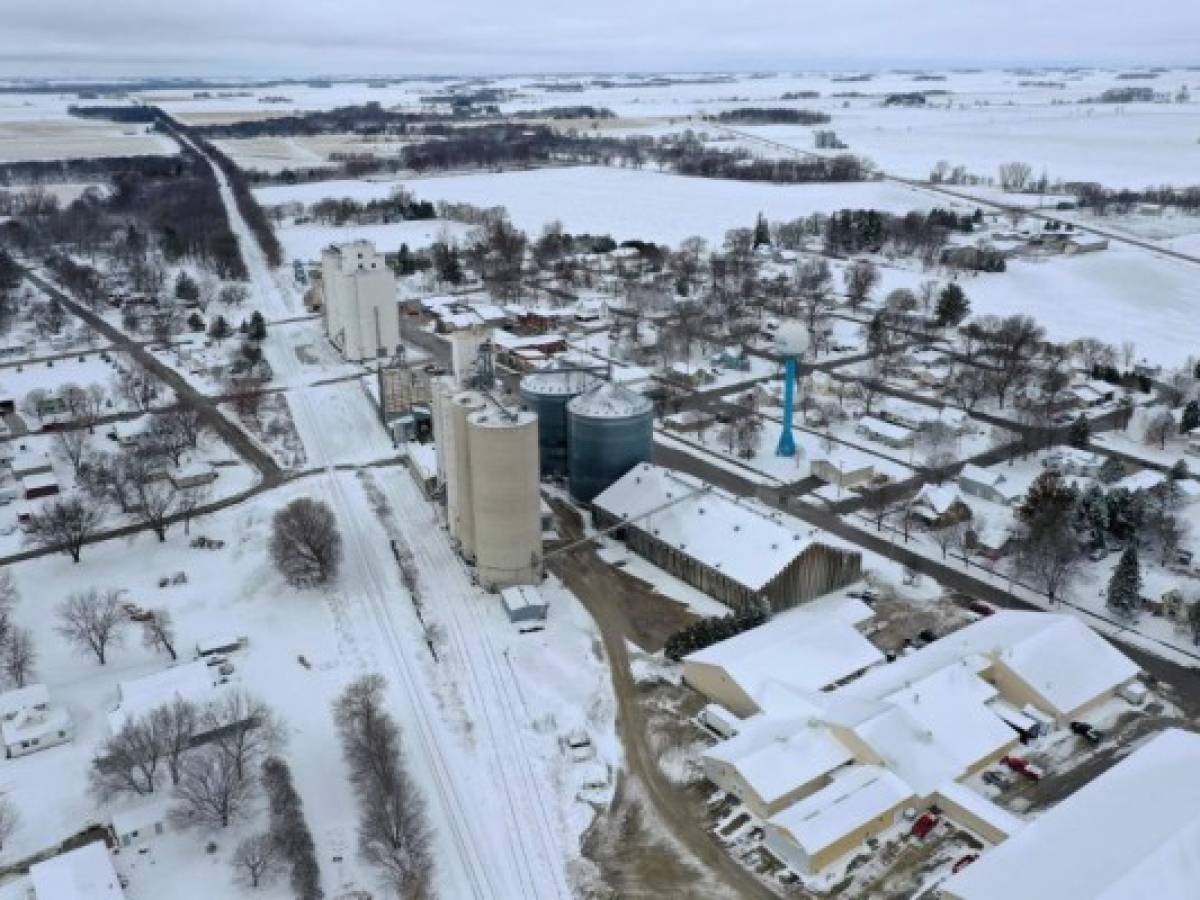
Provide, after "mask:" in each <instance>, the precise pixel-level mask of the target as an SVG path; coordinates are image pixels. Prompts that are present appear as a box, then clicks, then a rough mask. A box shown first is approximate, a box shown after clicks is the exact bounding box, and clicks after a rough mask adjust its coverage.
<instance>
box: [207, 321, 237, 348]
mask: <svg viewBox="0 0 1200 900" xmlns="http://www.w3.org/2000/svg"><path fill="white" fill-rule="evenodd" d="M231 334H233V328H232V327H230V325H229V323H228V322H226V321H225V317H224V316H217V317H216V318H215V319H213V320H212V324H211V325H209V326H208V336H209V337H210V338H212V339H213V340H214V341H216V342H217V343H218V344H219V343H221V342H222V341H223V340H225V338H227V337H229V336H230V335H231Z"/></svg>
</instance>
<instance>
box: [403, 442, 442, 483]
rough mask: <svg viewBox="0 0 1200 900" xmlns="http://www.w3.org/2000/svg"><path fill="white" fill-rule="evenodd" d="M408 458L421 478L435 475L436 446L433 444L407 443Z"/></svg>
mask: <svg viewBox="0 0 1200 900" xmlns="http://www.w3.org/2000/svg"><path fill="white" fill-rule="evenodd" d="M408 458H409V460H410V461H411V462H412V464H413V466H414V467H416V470H417V472H418V474H420V476H421V477H422V478H433V477H435V476H436V475H437V447H435V446H434V445H433V444H416V443H412V444H409V445H408Z"/></svg>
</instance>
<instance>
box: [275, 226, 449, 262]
mask: <svg viewBox="0 0 1200 900" xmlns="http://www.w3.org/2000/svg"><path fill="white" fill-rule="evenodd" d="M468 230H469V229H468V228H467V226H465V225H460V224H459V223H457V222H445V221H441V220H439V219H426V220H422V221H417V222H389V223H386V224H384V223H380V224H377V225H344V226H341V227H337V226H334V225H285V226H283V227H281V228H279V229H277V230H276V233H277V235H278V236H279V241H280V243H282V244H283V255H284V257H285V258H286V259H289V260H292V259H301V260H318V259H320V258H321V251H322V250H323V249H324V248H326V247H328V246H329V245H330V244H333V243H344V242H346V241H358V240H368V241H371V243H373V244H374V245H375V247H376V248H377V249H378V250H379V251H380V252H381V253H394V252H395V251H397V250H399V249H400V245H401V244H408V246H409V248H410V249H412V250H418V249H421V248H424V247H428V246H429V245H430V244H432V243H434V241H437V240H441V239H442V237H443V236H444V235H445V236H449V237H450V238H451V239H455V238H459V237H461V236H462V235H464V234H466V232H467V231H468Z"/></svg>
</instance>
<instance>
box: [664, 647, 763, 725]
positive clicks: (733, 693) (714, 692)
mask: <svg viewBox="0 0 1200 900" xmlns="http://www.w3.org/2000/svg"><path fill="white" fill-rule="evenodd" d="M683 680H684V681H685V682H686V683H687V684H688V685H690V686H691V687H693V688H695V689H696V690H698V691H699V692H700V693H702V694H703V695H704V696H705V697H707V698H708V699H709V700H711V701H712V702H713V703H718V704H720V705H721V706H723V707H725V708H726V709H727V710H729V711H730V712H731V713H733V714H734V715H735V716H737V717H738V718H739V719H745V718H747V717H749V716H752V715H754V714H755V713H758V712H762V710H760V709H759V708H758V704H757V703H755V702H754V701H753V700H752V699H751V698H750V696H749V695H748V694H747V693H746V692H745V691H743V690H742V689H741V688H740V687H738V686H737V683H736V682H734V680H733V679H732V678H730V677H729V674H728V673H727V672H726V671H725V670H724V669H722V668H721V667H719V666H713V665H709V664H708V663H699V662H689V661H688V660H684V663H683Z"/></svg>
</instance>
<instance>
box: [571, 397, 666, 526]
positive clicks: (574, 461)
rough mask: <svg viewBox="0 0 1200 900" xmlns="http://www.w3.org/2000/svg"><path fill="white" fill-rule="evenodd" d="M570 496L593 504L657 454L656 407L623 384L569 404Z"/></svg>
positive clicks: (578, 398) (579, 398)
mask: <svg viewBox="0 0 1200 900" xmlns="http://www.w3.org/2000/svg"><path fill="white" fill-rule="evenodd" d="M567 428H568V432H569V437H568V474H569V478H570V488H571V496H572V497H574V498H575V499H576V500H578V501H580V502H581V503H590V502H591V501H592V499H593V498H594V497H595V496H596V495H597V494H599V493H601V492H602V491H603V490H605V488H607V487H608V486H609V485H610V484H612V483H613V482H614V481H616V480H617V479H618V478H620V477H621V476H622V475H624V474H625V473H626V472H628V471H629V470H630V469H632V468H633V467H634V466H636V465H637V464H638V463H640V462H650V458H651V455H652V454H653V450H654V405H653V404H652V403H651V402H650V401H649V400H648V399H646V398H645V397H643V396H642V395H641V394H637V393H634V392H633V391H631V390H629V389H628V388H625V387H621V385H619V384H611V383H607V382H606V383H605V384H602V385H600V386H599V387H597V388H593V389H592V390H590V391H588V392H587V393H586V394H580V395H579V396H578V397H576V398H575V399H574V400H572V401H571V402H570V403H568V404H567Z"/></svg>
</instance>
